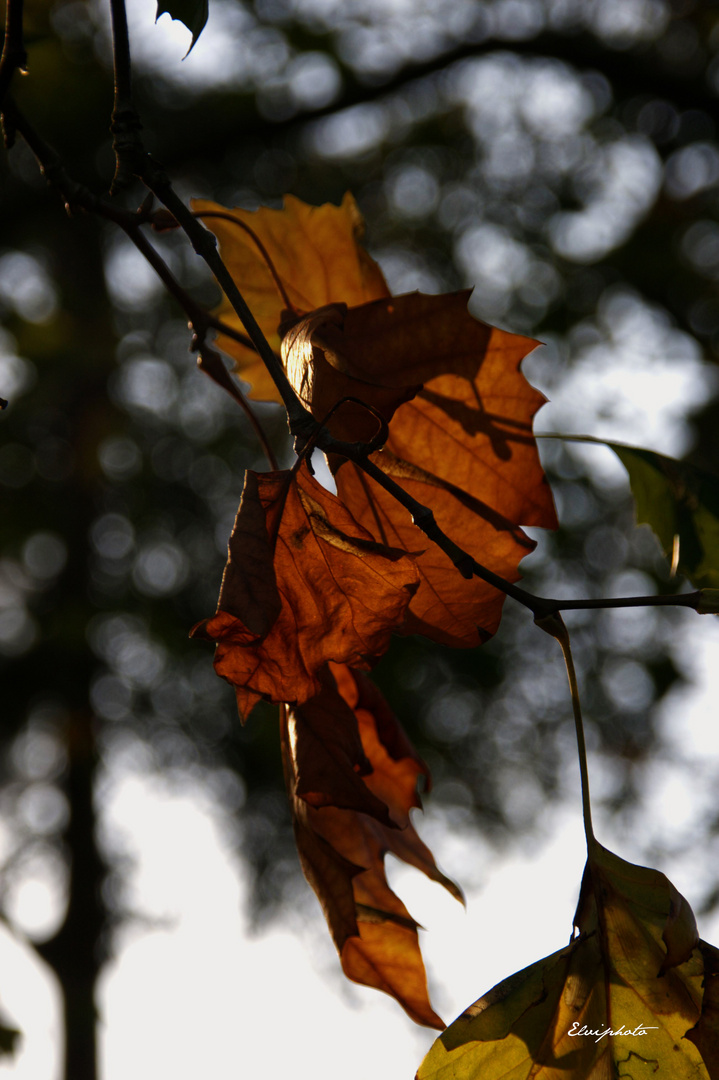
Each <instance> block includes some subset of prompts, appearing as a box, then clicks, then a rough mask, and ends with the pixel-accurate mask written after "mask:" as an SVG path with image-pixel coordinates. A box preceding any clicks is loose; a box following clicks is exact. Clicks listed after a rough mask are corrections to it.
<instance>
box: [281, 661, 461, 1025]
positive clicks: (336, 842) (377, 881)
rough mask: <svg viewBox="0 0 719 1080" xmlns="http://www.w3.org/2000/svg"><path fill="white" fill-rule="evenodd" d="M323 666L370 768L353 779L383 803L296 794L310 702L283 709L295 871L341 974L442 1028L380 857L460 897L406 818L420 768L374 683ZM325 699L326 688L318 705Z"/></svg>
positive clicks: (406, 918) (408, 922)
mask: <svg viewBox="0 0 719 1080" xmlns="http://www.w3.org/2000/svg"><path fill="white" fill-rule="evenodd" d="M331 667H332V672H333V674H334V678H335V680H336V686H337V689H336V690H335V691H334V707H335V710H336V714H337V717H338V722H339V723H340V724H341V726H342V727H343V728H344V727H345V726H346V719H344V718H343V717H344V714H345V710H346V709H347V708H350V709H351V711H352V712H353V713H354V715H355V717H356V723H357V729H358V731H359V733H360V736H361V740H362V747H363V752H364V754H365V755H366V759H367V761H368V762H369V765H370V771H367V772H362V774H361V776H360V781H361V782H362V783H364V784H365V785H366V788H367V791H368V794H369V795H370V796H371V798H372V800H374V801H375V802H376V803H378V804H379V805H380V806H382V807H384V815H383V814H382V813H377V812H376V811H375V810H374V809H372V807H371V806H370V807H369V808H367V809H359V808H358V809H349V808H348V806H347V803H345V802H341V803H339V804H338V805H330V804H329V803H327V804H325V805H324V806H323V807H322V808H321V809H316V808H315V805H312V804H311V802H308V800H307V798H306V797H303V795H302V793H301V788H302V766H301V761H302V756H303V753H304V752H305V749H304V748H303V742H304V740H305V739H306V734H307V732H306V725H305V722H304V721H305V716H306V714H307V712H308V711H311V710H313V709H314V708H315V707H316V703H315V702H309V703H308V704H307V705H306V706H305V707H303V708H291V709H289V710H287V712H286V714H285V717H284V721H283V758H284V764H285V776H286V780H287V785H288V791H289V794H290V802H291V805H292V811H293V820H294V825H295V835H296V838H297V847H298V851H299V854H300V860H301V863H302V867H303V870H304V872H305V875H306V877H307V879H308V881H309V882H310V884H311V885H312V887H313V889H314V890H315V892H316V893H317V896H318V899H319V901H320V903H321V905H322V908H323V910H324V912H325V916H326V918H327V922H328V924H329V927H330V931H331V933H332V936H333V939H334V941H335V944H336V946H337V950H338V952H339V954H340V959H341V963H342V967H343V970H344V972H345V974H346V975H347V976H348V977H349V978H350V979H353V980H354V981H355V982H360V983H363V984H364V985H366V986H372V987H375V988H377V989H380V990H384V991H385V992H387V993H389V994H391V995H392V996H393V997H395V998H396V999H397V1000H398V1001H399V1003H400V1004H401V1005H402V1006H403V1008H404V1009H405V1010H406V1011H407V1012H408V1014H409V1015H410V1016H411V1017H412V1019H414V1020H416V1021H417V1022H418V1023H420V1024H426V1025H429V1026H430V1027H437V1028H440V1029H441V1028H442V1027H443V1026H444V1025H443V1023H442V1021H441V1020H440V1018H439V1017H438V1016H437V1014H436V1013H435V1012H434V1010H433V1009H432V1007H431V1005H430V1003H429V999H428V996H427V981H426V975H425V971H424V964H423V962H422V956H421V953H420V949H419V939H418V934H417V924H416V923H415V922H414V920H413V919H412V917H411V915H410V914H409V912H408V911H407V909H406V907H405V906H404V904H403V903H402V901H401V900H400V899H399V897H397V896H396V895H395V893H393V892H392V890H391V889H390V887H389V885H388V884H387V879H386V876H385V870H384V856H385V853H386V852H387V851H391V852H392V853H393V854H395V855H397V856H398V857H399V858H401V859H403V860H404V861H405V862H407V863H409V864H410V865H412V866H416V867H418V868H419V869H421V870H422V871H423V872H424V873H425V874H427V875H428V876H429V877H431V878H432V879H433V880H435V881H438V882H440V883H441V884H443V885H444V886H445V888H447V889H449V890H450V892H452V894H453V895H454V896H456V897H458V898H459V899H461V893H460V892H459V889H458V888H457V886H456V885H454V883H453V882H451V881H450V880H449V879H448V878H447V877H445V876H444V874H442V873H441V871H440V870H438V868H437V865H436V863H435V861H434V858H433V857H432V853H431V852H430V851H429V849H428V848H427V847H426V845H425V844H424V843H423V842H422V841H421V840H420V838H419V836H418V834H417V832H416V830H415V829H414V826H413V825H412V824H411V822H410V820H409V811H410V809H411V808H412V807H415V806H419V805H420V802H419V797H418V795H417V781H418V778H419V777H420V776H426V775H427V769H426V766H425V765H424V763H423V762H421V761H420V760H419V759H418V757H417V755H416V753H415V751H414V750H413V748H412V746H411V744H410V743H409V740H408V739H407V736H406V735H405V734H404V732H403V731H402V729H401V727H400V725H399V723H398V721H397V720H396V718H395V717H394V715H393V714H392V713H391V711H390V710H389V707H388V706H387V704H386V702H384V700H383V699H382V697H381V695H380V693H379V691H378V690H377V689H376V687H374V686H373V685H372V684H371V683H370V682H369V680H368V679H367V678H366V677H365V676H363V675H362V673H361V672H356V671H352V670H350V668H348V667H347V666H345V665H338V664H333V665H332V666H331ZM340 691H341V692H340ZM331 700H332V698H331V695H330V694H329V693H328V692H327V691H325V693H324V695H323V700H322V704H321V708H322V710H323V711H324V710H327V709H328V706H329V705H330V704H331ZM337 775H338V778H339V777H340V775H341V776H342V777H345V776H346V767H345V764H344V763H343V762H338V763H337ZM343 783H344V781H343V780H341V781H340V787H341V788H342V789H343V790H344V788H343ZM335 786H336V785H332V784H330V785H327V787H328V789H329V788H330V787H335ZM340 806H341V807H342V808H340Z"/></svg>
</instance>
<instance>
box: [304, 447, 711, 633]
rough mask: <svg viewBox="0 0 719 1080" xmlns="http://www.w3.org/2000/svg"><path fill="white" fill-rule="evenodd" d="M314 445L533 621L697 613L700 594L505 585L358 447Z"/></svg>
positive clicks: (468, 574) (461, 569)
mask: <svg viewBox="0 0 719 1080" xmlns="http://www.w3.org/2000/svg"><path fill="white" fill-rule="evenodd" d="M317 445H318V446H319V447H321V448H322V449H324V450H327V449H329V450H330V451H331V452H333V453H340V454H342V455H343V456H344V457H347V458H348V459H349V460H350V461H352V462H353V463H354V464H355V465H356V466H357V468H358V469H361V470H362V472H364V473H366V474H367V475H368V476H369V477H371V478H372V479H373V480H374V481H375V482H376V483H378V484H379V485H380V487H383V488H384V490H385V491H387V492H389V494H390V495H392V496H393V497H394V498H395V499H396V500H397V501H398V502H399V503H401V505H402V506H404V507H405V509H406V510H408V511H409V513H410V514H411V516H412V521H413V522H414V524H415V525H416V526H417V527H418V528H419V529H421V530H422V532H423V533H424V534H425V536H427V537H428V539H430V540H431V541H432V542H433V543H435V544H436V545H437V546H438V547H439V548H441V550H442V551H444V553H445V555H448V556H449V558H450V559H451V560H452V562H453V563H454V565H455V566H456V567H457V569H458V570H459V572H460V573H461V574H462V576H463V577H465V578H471V577H473V576H475V577H478V578H481V579H482V581H486V582H487V584H488V585H492V586H494V588H495V589H498V590H499V591H500V592H503V593H504V594H505V595H506V596H511V597H512V599H513V600H516V601H517V603H519V604H522V606H523V607H526V608H528V609H529V610H530V611H531V612H532V614H533V615H534V617H535V619H541V618H542V617H544V616H550V615H553V614H557V613H558V612H560V611H580V610H584V609H588V608H600V609H604V608H622V607H686V608H691V609H692V610H693V611H698V610H699V608H700V605H701V603H702V599H703V593H702V590H698V591H697V592H692V593H677V594H673V595H671V596H617V597H615V596H610V597H601V598H597V599H582V600H559V599H556V598H554V597H545V596H536V595H535V594H534V593H530V592H528V591H527V590H526V589H523V588H521V586H519V585H515V584H513V583H512V582H511V581H507V580H506V579H505V578H503V577H501V576H500V575H499V574H495V573H494V571H493V570H490V569H489V568H488V567H486V566H483V565H482V564H481V563H479V562H477V560H476V559H474V558H472V556H471V555H469V554H468V552H466V551H464V550H463V549H462V548H461V547H459V545H458V544H455V542H454V541H453V540H451V539H450V538H449V537H448V536H447V534H446V533H445V532H443V530H442V529H441V528H440V527H439V525H438V524H437V522H436V520H435V517H434V514H433V513H432V511H431V510H430V509H429V507H427V506H424V505H423V504H422V503H420V502H418V501H417V500H416V499H414V498H413V497H412V496H411V495H410V494H409V492H407V491H405V489H404V488H403V487H401V486H400V485H399V484H398V483H397V482H396V481H395V480H392V478H391V477H389V476H387V474H386V473H384V472H383V471H382V470H381V469H380V468H379V466H378V465H376V464H375V462H373V461H372V460H370V459H369V458H368V457H367V456H366V453H364V452H363V448H362V446H361V445H359V446H354V445H353V444H340V443H339V442H337V441H336V440H332V437H331V436H330V437H329V440H328V439H325V438H318V439H317Z"/></svg>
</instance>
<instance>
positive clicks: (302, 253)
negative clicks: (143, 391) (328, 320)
mask: <svg viewBox="0 0 719 1080" xmlns="http://www.w3.org/2000/svg"><path fill="white" fill-rule="evenodd" d="M192 208H193V210H194V211H195V212H196V213H198V214H200V215H201V216H203V217H204V218H205V220H206V221H207V225H208V227H209V228H210V229H211V230H212V231H213V232H214V233H215V235H216V236H217V238H218V241H219V244H220V253H221V255H222V258H223V260H224V262H225V264H226V266H227V268H228V270H229V271H230V273H231V274H232V277H233V279H234V280H235V282H236V283H237V285H238V286H239V288H240V290H241V291H242V295H243V296H244V298H245V300H246V301H247V304H248V306H249V308H250V310H251V311H252V314H253V315H254V317H255V319H256V320H257V322H258V324H259V326H260V328H261V329H262V331H263V333H264V335H265V337H266V338H267V340H268V341H269V343H270V345H271V346H272V347H273V348H274V349H275V351H276V352H278V353H279V351H280V337H279V332H278V328H279V325H280V321H281V318H282V312H283V310H284V309H285V307H286V304H285V302H284V298H283V297H282V295H281V293H280V291H279V289H278V286H277V283H276V281H275V278H274V276H273V274H272V271H271V269H270V264H271V265H272V267H274V269H275V271H276V273H277V276H278V277H279V278H280V280H281V282H282V285H283V287H284V289H285V292H286V295H287V297H288V299H289V300H290V302H291V304H292V306H293V309H294V310H295V311H297V312H302V313H309V312H311V311H314V310H316V309H317V308H321V307H324V306H325V305H327V304H332V303H344V304H347V305H349V306H350V307H352V306H355V305H357V304H364V303H366V301H368V300H374V299H377V298H378V297H382V296H389V289H388V288H387V285H386V283H385V280H384V277H383V276H382V271H381V270H380V269H379V267H378V266H377V264H376V263H375V262H374V260H373V259H371V258H370V256H369V255H368V254H367V252H366V251H365V250H364V248H363V247H361V246H360V244H359V243H358V239H359V237H360V236H361V235H362V233H363V232H364V223H363V221H362V216H361V214H360V212H359V210H358V209H357V204H356V203H355V201H354V199H353V198H352V196H351V195H350V194H349V193H347V194H346V195H345V197H344V199H343V200H342V205H341V206H333V205H332V204H330V203H326V204H325V205H324V206H308V205H307V203H304V202H301V201H300V200H299V199H296V198H294V196H292V195H286V196H285V200H284V207H283V209H281V210H272V209H269V208H268V207H261V208H260V209H259V210H255V211H250V210H242V209H239V208H236V209H233V210H228V209H227V208H226V207H224V206H219V205H217V204H216V203H211V202H207V201H205V200H202V199H196V200H194V201H193V203H192ZM228 214H229V215H231V217H232V218H233V219H234V220H228V218H227V216H226V215H228ZM217 215H222V216H219V217H218V216H217ZM237 222H239V223H240V224H239V225H238V224H237ZM243 226H246V227H248V228H249V229H250V230H251V231H250V232H247V231H245V228H243ZM258 241H259V244H258ZM260 245H261V246H260ZM216 314H217V315H219V317H220V318H221V319H222V320H223V321H224V322H226V323H228V324H229V325H230V326H233V327H234V328H235V329H236V330H239V331H242V330H243V327H242V324H241V323H240V321H239V319H238V317H237V315H236V314H235V312H234V310H233V309H232V307H231V305H230V303H229V301H228V300H227V299H225V298H223V301H222V303H221V305H220V307H219V308H218V310H217V311H216ZM217 342H218V345H219V347H220V348H221V349H223V351H224V352H226V353H227V354H228V355H229V356H231V357H232V359H233V360H234V361H235V365H236V370H237V373H238V374H239V375H240V376H241V378H243V379H245V380H246V381H247V382H249V383H250V385H251V391H250V397H252V398H253V399H254V400H256V401H280V397H279V395H278V393H277V389H276V387H275V385H274V383H273V382H272V379H271V378H270V376H269V375H268V374H267V371H266V369H265V367H264V365H263V363H262V361H261V360H260V359H259V357H258V355H257V353H256V352H255V351H254V350H253V349H251V348H247V347H245V346H243V345H241V344H239V343H238V342H236V341H235V340H234V339H232V338H230V337H228V336H227V335H224V334H220V335H219V336H218V338H217Z"/></svg>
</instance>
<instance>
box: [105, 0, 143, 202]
mask: <svg viewBox="0 0 719 1080" xmlns="http://www.w3.org/2000/svg"><path fill="white" fill-rule="evenodd" d="M110 9H111V12H112V48H113V56H114V61H115V63H114V70H115V100H114V105H113V110H112V120H111V123H110V131H111V132H112V136H113V141H112V148H113V150H114V151H115V176H114V179H113V181H112V186H111V188H110V192H111V193H114V192H115V191H118V190H119V189H120V188H123V187H127V186H128V185H129V184H130V183H131V181H132V180H133V178H134V176H135V174H136V172H137V162H138V160H139V158H140V157H141V155H142V153H143V148H142V140H141V137H140V131H141V130H142V124H141V122H140V117H139V116H138V114H137V112H136V110H135V106H134V105H133V101H132V74H131V64H130V34H129V30H128V27H127V12H126V11H125V0H110Z"/></svg>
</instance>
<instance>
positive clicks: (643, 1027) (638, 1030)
mask: <svg viewBox="0 0 719 1080" xmlns="http://www.w3.org/2000/svg"><path fill="white" fill-rule="evenodd" d="M658 1026H659V1025H658V1024H637V1026H636V1027H635V1028H634V1030H633V1031H632V1030H631V1029H629V1028H625V1027H624V1024H622V1025H621V1027H618V1028H617V1029H616V1031H615V1030H614V1029H613V1028H605V1029H604V1031H593V1030H592V1029H591V1028H588V1027H587V1026H586V1024H582V1026H581V1027H580V1028H579V1021H578V1020H575V1021H574V1023H573V1024H572V1026H571V1028H570V1029H569V1031H568V1032H567V1034H568V1035H594V1036H595V1039H594V1041H595V1042H599V1041H600V1039H603V1038H604V1036H605V1035H646V1033H647V1032H648V1031H655V1030H656V1029H657V1028H658ZM576 1028H579V1031H577V1030H576Z"/></svg>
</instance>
